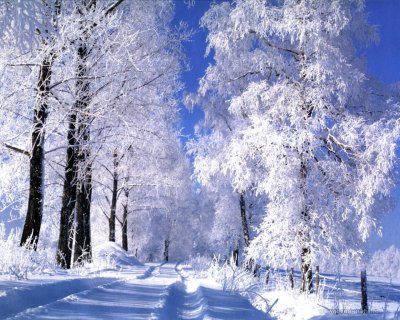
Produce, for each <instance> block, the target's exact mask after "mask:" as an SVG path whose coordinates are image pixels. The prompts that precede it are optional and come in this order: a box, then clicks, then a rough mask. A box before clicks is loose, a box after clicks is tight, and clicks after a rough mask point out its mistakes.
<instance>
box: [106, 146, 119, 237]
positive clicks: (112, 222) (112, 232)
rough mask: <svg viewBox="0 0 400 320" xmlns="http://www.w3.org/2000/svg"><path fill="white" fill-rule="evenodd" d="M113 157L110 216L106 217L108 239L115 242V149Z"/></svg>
mask: <svg viewBox="0 0 400 320" xmlns="http://www.w3.org/2000/svg"><path fill="white" fill-rule="evenodd" d="M113 158H114V161H113V162H114V164H113V165H114V172H113V189H112V198H111V208H110V218H109V219H108V224H109V227H110V228H109V229H110V230H109V232H110V234H109V237H108V238H109V240H110V241H112V242H115V213H116V210H117V194H118V164H119V163H118V154H117V152H116V151H115V152H114V154H113Z"/></svg>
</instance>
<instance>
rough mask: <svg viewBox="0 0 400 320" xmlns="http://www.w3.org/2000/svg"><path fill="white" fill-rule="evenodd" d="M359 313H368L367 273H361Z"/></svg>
mask: <svg viewBox="0 0 400 320" xmlns="http://www.w3.org/2000/svg"><path fill="white" fill-rule="evenodd" d="M361 311H362V313H368V295H367V271H365V270H362V271H361Z"/></svg>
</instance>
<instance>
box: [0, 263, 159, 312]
mask: <svg viewBox="0 0 400 320" xmlns="http://www.w3.org/2000/svg"><path fill="white" fill-rule="evenodd" d="M151 269H152V267H149V268H147V269H146V270H145V271H144V272H143V273H142V274H139V275H136V276H134V278H136V279H138V278H140V277H143V276H144V275H145V274H149V273H151V272H152V270H151ZM133 270H135V269H133ZM135 271H136V270H135ZM127 275H129V273H127ZM125 281H126V280H124V279H118V278H117V277H113V278H111V277H96V278H89V279H88V278H77V279H72V280H63V281H57V282H52V283H48V284H44V285H40V286H34V287H32V288H31V289H23V290H18V289H17V290H12V291H11V292H7V294H6V295H5V296H4V297H5V298H6V299H3V300H5V301H4V303H2V302H3V301H2V297H0V319H25V318H26V316H27V315H28V317H27V318H26V319H31V317H32V315H33V314H35V313H37V312H38V311H39V312H40V311H42V310H44V309H45V308H46V307H48V306H51V305H52V304H55V303H57V302H59V301H77V300H79V298H80V297H82V296H86V295H88V294H90V293H91V292H93V291H95V290H99V289H106V288H109V287H111V286H115V285H121V284H122V283H124V282H125Z"/></svg>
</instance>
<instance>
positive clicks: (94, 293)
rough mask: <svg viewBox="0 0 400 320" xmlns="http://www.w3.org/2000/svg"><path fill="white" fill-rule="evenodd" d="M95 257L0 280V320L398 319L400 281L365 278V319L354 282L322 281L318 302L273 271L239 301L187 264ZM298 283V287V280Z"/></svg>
mask: <svg viewBox="0 0 400 320" xmlns="http://www.w3.org/2000/svg"><path fill="white" fill-rule="evenodd" d="M94 255H95V258H96V260H97V261H99V262H100V263H97V264H96V266H95V267H94V266H92V267H88V268H81V269H77V270H76V269H75V270H71V271H69V272H66V271H61V270H58V271H57V272H53V273H48V274H41V275H32V274H31V275H29V276H28V279H25V280H16V279H12V277H11V276H10V275H1V276H0V319H122V320H123V319H163V320H176V319H226V320H230V319H237V320H258V319H264V320H265V319H284V320H286V319H291V320H292V319H295V320H302V319H313V320H317V319H374V320H375V319H398V318H397V317H398V315H397V314H396V312H397V311H398V309H399V306H400V282H396V281H389V280H387V279H378V278H369V279H368V280H369V282H368V294H369V296H368V297H369V308H370V310H371V311H372V313H370V314H368V315H363V314H359V313H357V311H358V310H359V309H360V293H359V291H360V290H359V286H360V284H359V279H358V277H353V276H343V277H341V278H340V281H338V279H337V277H335V276H334V275H322V281H321V290H320V294H319V296H318V297H317V296H316V295H315V294H314V293H313V294H311V295H310V296H308V297H307V296H304V295H301V294H299V292H298V291H297V290H293V291H291V290H287V289H284V288H285V286H286V288H287V283H286V281H287V278H286V275H285V274H284V273H283V272H277V273H275V274H271V277H270V281H269V284H268V285H267V286H257V285H255V286H254V285H253V289H255V290H256V291H254V290H253V293H255V294H249V291H251V290H249V291H248V292H247V293H246V292H245V293H243V292H242V296H241V295H239V294H237V293H235V292H230V291H229V290H228V291H224V290H222V286H221V284H218V283H217V282H216V281H215V280H214V279H213V278H212V277H210V276H204V274H203V275H202V276H200V275H199V276H196V275H195V272H194V271H193V269H192V268H191V267H189V266H187V265H184V264H180V263H148V264H142V263H140V262H139V261H138V260H136V258H135V257H133V256H130V255H127V254H126V253H125V252H124V251H123V250H122V249H121V247H119V246H118V245H116V244H111V243H107V244H105V245H103V246H100V247H97V248H96V249H95V250H94ZM220 270H221V269H220ZM196 274H197V273H196ZM240 278H241V279H243V277H242V276H240ZM215 279H216V278H215ZM251 281H253V284H254V281H255V280H254V278H253V280H251ZM295 281H296V282H297V283H296V287H298V281H299V275H298V274H295ZM238 291H240V290H238ZM261 297H262V298H261ZM247 298H250V300H251V302H250V301H249V300H248V299H247ZM265 302H268V305H267V304H266V303H265ZM251 303H253V305H252V304H251ZM257 308H258V309H257ZM266 308H271V309H270V310H268V311H269V314H267V313H266V311H267V310H266Z"/></svg>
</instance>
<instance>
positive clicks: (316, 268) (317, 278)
mask: <svg viewBox="0 0 400 320" xmlns="http://www.w3.org/2000/svg"><path fill="white" fill-rule="evenodd" d="M319 282H320V277H319V266H316V267H315V293H316V294H317V295H318V293H319Z"/></svg>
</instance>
